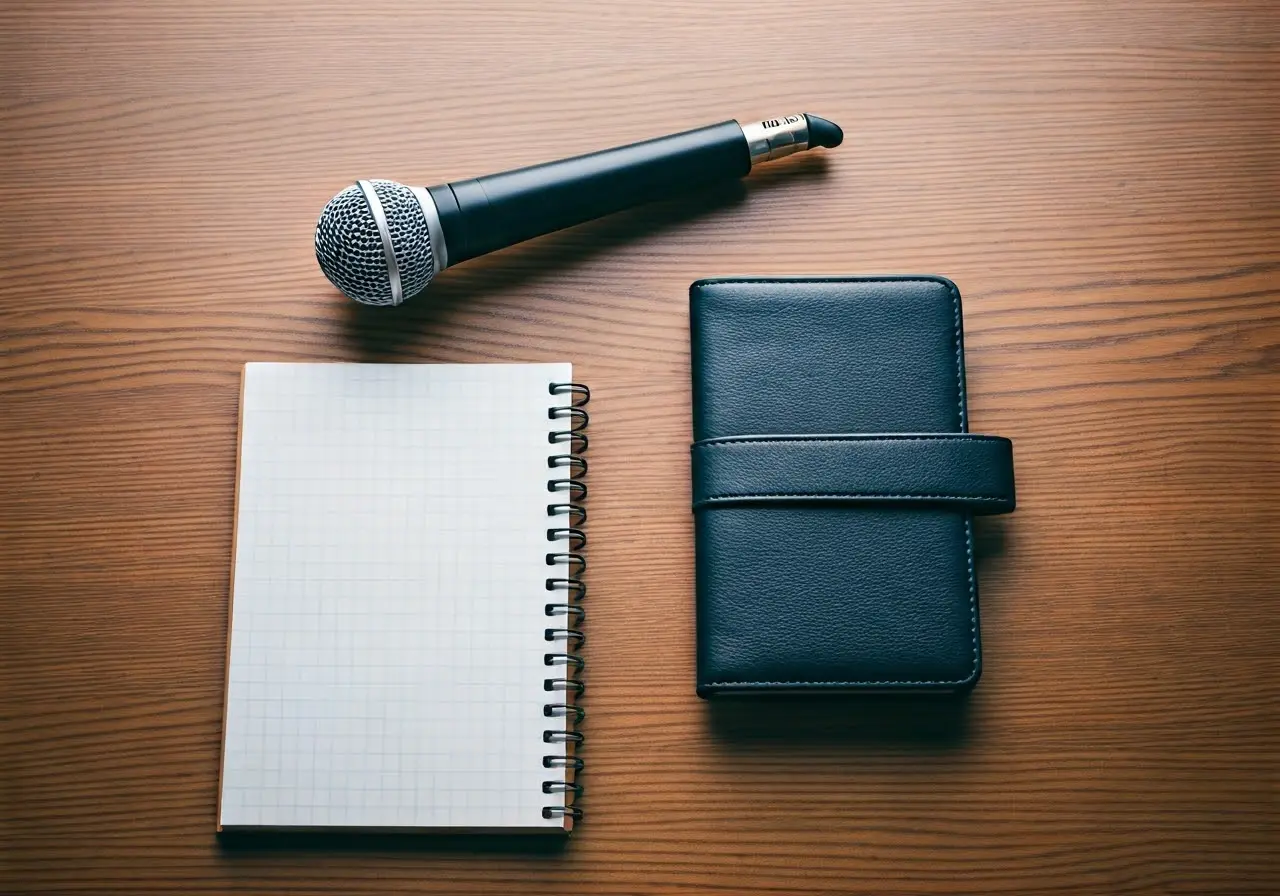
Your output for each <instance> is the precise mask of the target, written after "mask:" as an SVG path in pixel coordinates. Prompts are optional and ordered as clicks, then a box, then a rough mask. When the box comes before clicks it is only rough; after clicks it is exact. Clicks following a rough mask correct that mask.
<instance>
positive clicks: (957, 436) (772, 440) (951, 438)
mask: <svg viewBox="0 0 1280 896" xmlns="http://www.w3.org/2000/svg"><path fill="white" fill-rule="evenodd" d="M1002 441H1004V439H1003V438H1002V437H1000V436H979V435H970V434H969V433H967V432H966V433H950V434H948V433H939V434H938V435H919V436H893V435H888V436H875V437H874V438H868V437H863V436H858V435H848V436H841V437H840V438H832V437H830V436H770V437H759V438H750V439H708V440H705V441H702V442H694V443H693V447H694V448H719V447H720V446H722V445H754V444H768V445H773V444H776V443H778V442H829V443H831V444H834V445H843V444H845V443H846V442H863V443H867V442H1002Z"/></svg>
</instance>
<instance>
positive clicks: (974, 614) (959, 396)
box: [705, 277, 978, 688]
mask: <svg viewBox="0 0 1280 896" xmlns="http://www.w3.org/2000/svg"><path fill="white" fill-rule="evenodd" d="M712 282H716V281H712ZM718 282H721V283H757V284H760V283H932V284H935V285H942V284H939V283H938V281H937V280H912V279H897V280H859V279H856V278H850V279H846V280H829V279H826V280H814V279H805V278H795V277H791V278H785V279H773V280H769V279H765V280H722V281H718ZM947 292H949V293H950V294H951V305H952V307H953V308H954V309H955V331H954V336H953V337H952V338H953V339H954V341H955V347H956V404H957V405H958V406H959V409H960V430H961V432H960V433H958V434H963V433H964V432H965V429H966V427H967V425H968V421H967V419H966V414H965V406H964V375H963V374H962V373H961V362H962V348H961V343H960V295H959V293H958V292H957V291H956V290H955V288H954V286H950V287H947ZM958 434H956V435H958ZM964 540H965V555H966V559H967V563H968V570H969V632H970V635H971V637H972V639H973V665H972V667H970V669H969V674H968V675H966V676H965V677H964V678H958V679H955V680H954V681H919V680H913V679H904V680H902V681H713V682H710V683H709V684H707V685H705V687H713V688H714V687H735V686H736V687H766V686H778V685H783V686H785V685H798V684H813V685H834V686H836V687H841V686H853V685H863V686H874V685H881V684H914V685H938V686H946V685H952V686H955V685H962V684H964V683H965V682H968V681H971V680H972V679H973V676H974V674H975V673H976V672H977V671H978V587H977V583H976V582H975V581H974V572H973V521H972V520H968V519H966V520H965V523H964Z"/></svg>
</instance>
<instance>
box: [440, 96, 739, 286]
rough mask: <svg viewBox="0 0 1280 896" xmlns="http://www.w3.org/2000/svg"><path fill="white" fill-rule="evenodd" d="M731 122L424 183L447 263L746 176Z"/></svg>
mask: <svg viewBox="0 0 1280 896" xmlns="http://www.w3.org/2000/svg"><path fill="white" fill-rule="evenodd" d="M750 170H751V153H750V148H749V147H748V145H747V140H746V138H745V137H744V136H743V133H742V128H741V126H739V124H738V123H737V122H736V121H726V122H722V123H721V124H713V125H710V126H709V127H705V128H698V129H697V130H693V131H685V132H684V133H682V134H672V135H670V136H668V137H659V138H657V139H655V140H646V141H644V142H643V143H633V144H631V145H630V146H620V147H617V148H615V149H606V150H603V151H601V152H593V153H589V154H587V155H583V156H577V157H576V158H572V159H561V160H559V161H556V162H547V163H546V164H543V165H531V166H529V167H528V168H520V169H518V170H516V171H504V172H502V173H501V174H490V175H486V176H484V177H476V178H472V179H471V180H462V181H455V182H453V183H448V184H442V185H440V186H436V187H428V188H427V190H428V192H430V193H431V198H432V199H433V200H435V204H436V209H437V210H438V212H439V215H440V225H441V228H442V229H443V231H444V238H445V242H446V243H447V244H448V246H449V251H448V257H449V265H450V266H453V265H455V264H457V263H458V262H461V261H466V260H467V259H469V258H475V257H476V256H477V255H484V254H485V253H487V252H493V251H495V250H497V249H501V248H504V247H506V246H510V245H513V244H515V243H519V242H523V241H524V240H528V239H532V238H533V237H536V236H541V235H543V234H545V233H551V232H552V231H555V230H563V229H564V228H566V227H572V226H573V225H575V224H581V223H582V222H583V221H590V220H592V219H594V218H600V217H603V216H605V215H608V214H612V213H613V212H616V211H621V210H622V209H624V208H630V207H631V206H635V205H641V204H642V203H645V202H649V201H651V200H654V199H658V198H661V197H662V196H664V195H666V196H669V195H675V194H678V193H681V192H684V191H686V190H690V189H696V188H699V187H702V186H705V185H706V184H708V183H711V182H714V181H717V180H725V179H729V178H738V177H743V176H745V175H746V174H747V173H748V172H749V171H750Z"/></svg>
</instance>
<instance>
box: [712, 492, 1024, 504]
mask: <svg viewBox="0 0 1280 896" xmlns="http://www.w3.org/2000/svg"><path fill="white" fill-rule="evenodd" d="M751 498H884V499H886V500H887V499H890V498H913V499H916V500H920V501H927V500H942V501H1008V500H1009V499H1008V498H1001V497H999V496H995V497H992V496H990V495H882V494H880V493H879V492H866V493H862V492H752V493H750V494H745V495H707V496H706V497H705V498H700V499H699V501H700V502H705V501H729V500H734V501H746V500H750V499H751Z"/></svg>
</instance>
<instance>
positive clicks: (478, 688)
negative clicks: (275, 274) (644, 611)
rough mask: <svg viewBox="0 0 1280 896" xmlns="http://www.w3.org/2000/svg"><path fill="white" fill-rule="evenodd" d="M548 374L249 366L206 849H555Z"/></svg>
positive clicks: (557, 373)
mask: <svg viewBox="0 0 1280 896" xmlns="http://www.w3.org/2000/svg"><path fill="white" fill-rule="evenodd" d="M572 374H573V371H572V367H571V365H569V364H293V363H290V364H274V363H251V364H246V365H245V368H244V375H243V379H242V386H241V406H240V450H239V461H238V473H237V479H238V487H237V494H236V510H235V518H236V526H235V547H234V550H233V553H234V567H233V574H232V595H231V610H230V625H229V643H228V663H227V686H226V706H225V716H224V724H223V744H222V772H221V782H220V790H219V801H218V828H219V830H223V829H228V830H230V829H339V828H340V829H351V828H364V829H369V828H373V829H381V830H393V831H399V830H403V831H441V832H461V831H466V832H483V831H501V832H564V831H567V830H569V829H570V828H571V827H572V825H573V822H574V820H575V819H577V818H579V817H580V810H579V808H578V807H577V806H576V805H575V804H574V803H575V802H576V797H577V795H578V794H579V793H580V788H579V785H578V784H577V783H576V781H575V778H576V777H577V774H578V772H579V770H580V769H581V767H582V760H581V758H580V756H578V755H576V754H577V753H578V750H577V746H578V745H579V744H580V743H581V735H580V734H579V733H578V732H577V731H576V730H575V729H576V727H577V722H578V721H580V720H581V717H582V709H581V707H580V706H579V702H578V695H579V694H580V693H581V690H582V682H581V674H580V673H581V669H582V656H581V653H580V651H579V647H580V644H581V642H582V634H581V629H580V626H579V623H580V621H581V619H582V615H583V614H582V609H581V607H580V605H579V601H580V599H581V598H582V596H583V595H584V593H585V586H584V585H583V584H582V580H581V574H582V572H583V569H584V568H585V561H584V559H583V556H582V548H583V546H584V544H585V540H586V539H585V535H584V534H583V531H582V523H583V522H584V521H585V516H586V515H585V511H584V510H583V507H582V499H583V498H585V496H586V488H585V486H584V485H583V483H582V482H581V477H582V475H583V474H584V473H585V471H586V462H585V461H584V460H583V458H582V453H583V451H584V450H585V449H586V436H585V435H584V434H583V433H582V429H583V427H584V426H585V424H586V421H587V415H586V412H585V411H584V410H583V409H582V407H581V406H582V405H583V404H585V403H586V400H587V397H588V393H587V391H586V388H585V387H583V386H580V385H578V384H576V383H574V382H573V375H572Z"/></svg>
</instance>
